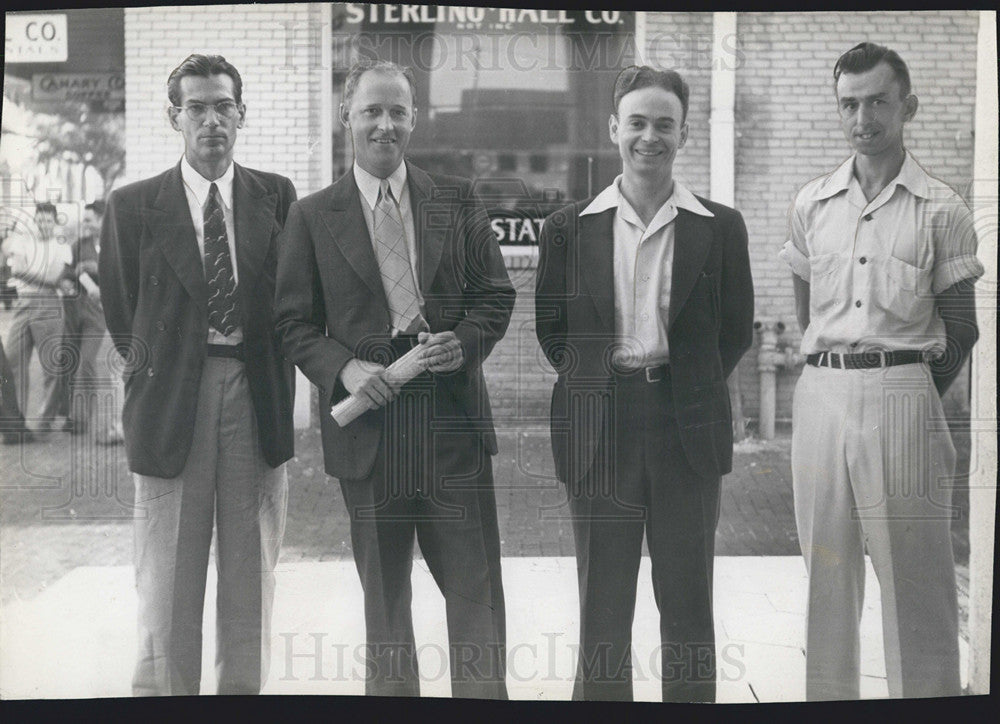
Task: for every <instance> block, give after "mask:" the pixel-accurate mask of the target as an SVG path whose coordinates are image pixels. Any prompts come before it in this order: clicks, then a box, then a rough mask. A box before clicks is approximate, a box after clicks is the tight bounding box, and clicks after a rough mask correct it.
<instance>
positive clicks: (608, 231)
mask: <svg viewBox="0 0 1000 724" xmlns="http://www.w3.org/2000/svg"><path fill="white" fill-rule="evenodd" d="M614 218H615V210H614V209H608V210H607V211H603V212H601V213H600V214H593V215H590V214H588V215H587V216H579V217H577V224H578V228H579V261H580V263H579V267H580V279H581V281H582V283H583V284H584V285H585V286H586V288H587V291H589V293H590V296H591V297H592V298H593V300H594V304H595V306H596V307H597V315H598V317H599V318H600V321H601V324H602V325H603V331H605V332H608V333H610V334H614V333H615V296H614V293H615V279H614Z"/></svg>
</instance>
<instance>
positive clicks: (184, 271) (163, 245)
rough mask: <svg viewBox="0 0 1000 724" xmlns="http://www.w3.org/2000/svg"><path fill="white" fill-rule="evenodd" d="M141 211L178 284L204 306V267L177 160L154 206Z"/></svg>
mask: <svg viewBox="0 0 1000 724" xmlns="http://www.w3.org/2000/svg"><path fill="white" fill-rule="evenodd" d="M141 213H142V217H143V221H144V222H145V224H146V226H147V228H148V229H149V231H150V234H151V235H152V237H153V240H154V241H155V242H156V244H157V245H158V246H159V247H160V250H161V251H162V252H163V255H164V257H166V259H167V263H169V264H170V266H171V267H172V268H173V270H174V273H176V274H177V277H178V278H179V279H180V281H181V284H183V285H184V288H185V289H186V290H187V292H188V294H189V295H191V298H192V299H194V300H195V302H197V303H198V304H199V305H200V306H202V307H204V308H206V309H207V308H208V284H207V283H206V282H205V268H204V266H203V264H202V261H201V257H200V255H199V253H198V241H197V239H196V238H195V232H194V223H193V222H192V221H191V209H190V207H189V206H188V202H187V196H186V195H185V193H184V182H183V180H182V178H181V167H180V164H179V163H178V164H177V166H175V167H174V168H173V169H171V170H170V171H168V172H167V173H166V175H165V176H164V177H163V183H162V184H160V190H159V192H158V193H157V195H156V200H155V201H154V202H153V206H151V207H149V208H145V209H142V212H141Z"/></svg>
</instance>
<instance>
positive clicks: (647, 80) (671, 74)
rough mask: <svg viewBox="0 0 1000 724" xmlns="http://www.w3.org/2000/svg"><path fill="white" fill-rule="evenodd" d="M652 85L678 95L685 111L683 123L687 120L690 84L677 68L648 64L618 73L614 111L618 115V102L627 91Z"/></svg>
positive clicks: (613, 104) (613, 101)
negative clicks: (651, 66) (653, 66)
mask: <svg viewBox="0 0 1000 724" xmlns="http://www.w3.org/2000/svg"><path fill="white" fill-rule="evenodd" d="M650 86H657V87H659V88H662V89H663V90H665V91H669V92H670V93H673V94H674V95H675V96H677V97H678V98H679V99H680V101H681V110H682V111H683V117H682V118H681V123H684V122H685V121H687V114H688V97H689V96H690V95H691V91H690V90H689V89H688V84H687V83H685V82H684V79H683V78H682V77H681V74H680V73H678V72H677V71H676V70H656V69H655V68H650V67H649V66H648V65H630V66H629V67H628V68H625V69H624V70H623V71H622V72H621V73H619V74H618V77H617V78H616V79H615V92H614V96H613V97H612V99H611V104H612V112H613V113H614V114H615V115H618V104H619V103H621V100H622V96H624V95H625V94H626V93H631V92H632V91H634V90H639V89H640V88H648V87H650Z"/></svg>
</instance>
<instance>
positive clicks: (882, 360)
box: [878, 349, 889, 367]
mask: <svg viewBox="0 0 1000 724" xmlns="http://www.w3.org/2000/svg"><path fill="white" fill-rule="evenodd" d="M878 359H879V366H880V367H888V366H889V357H888V355H887V354H886V353H885V350H884V349H880V350H879V351H878Z"/></svg>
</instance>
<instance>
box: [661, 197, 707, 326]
mask: <svg viewBox="0 0 1000 724" xmlns="http://www.w3.org/2000/svg"><path fill="white" fill-rule="evenodd" d="M711 248H712V227H711V225H710V224H709V223H708V221H707V220H706V219H705V218H704V217H702V216H699V215H698V214H693V213H691V212H690V211H688V210H686V209H679V210H678V212H677V228H676V229H675V230H674V264H673V269H672V270H671V277H670V313H669V315H668V319H667V331H668V332H669V331H670V328H671V327H672V326H673V323H674V320H675V319H676V318H677V315H678V314H679V313H680V310H681V307H683V306H684V302H686V301H687V298H688V296H689V295H690V294H691V290H692V289H694V285H695V282H697V281H698V274H699V273H700V272H701V270H702V268H704V266H705V259H707V258H708V252H709V251H710V250H711Z"/></svg>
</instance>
